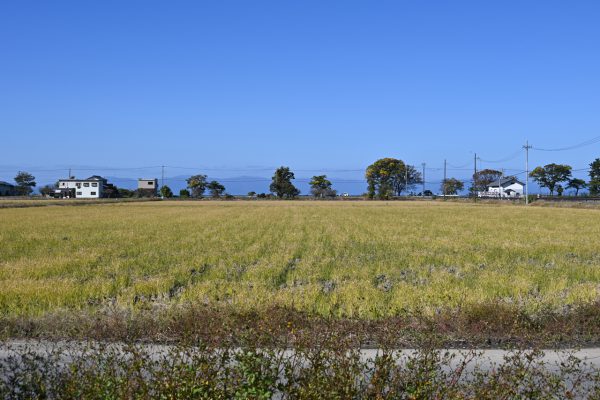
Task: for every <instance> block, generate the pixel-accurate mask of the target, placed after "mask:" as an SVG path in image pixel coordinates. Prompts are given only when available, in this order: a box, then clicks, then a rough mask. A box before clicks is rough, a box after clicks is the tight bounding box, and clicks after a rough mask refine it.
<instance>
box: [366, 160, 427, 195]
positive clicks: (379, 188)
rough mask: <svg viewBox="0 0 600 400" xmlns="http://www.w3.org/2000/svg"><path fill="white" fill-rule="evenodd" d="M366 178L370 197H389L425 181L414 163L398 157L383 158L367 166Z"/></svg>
mask: <svg viewBox="0 0 600 400" xmlns="http://www.w3.org/2000/svg"><path fill="white" fill-rule="evenodd" d="M365 178H366V179H367V184H368V188H367V191H368V195H369V197H370V198H374V197H378V198H380V199H387V198H390V197H391V196H394V195H396V196H399V195H400V194H401V193H402V192H403V191H404V190H407V189H408V188H410V187H413V186H414V185H416V184H418V183H421V182H423V180H422V177H421V173H419V172H418V171H417V170H416V168H415V167H413V166H412V165H406V164H405V163H404V161H402V160H398V159H396V158H390V157H387V158H381V159H379V160H377V161H375V162H374V163H373V164H371V165H369V166H368V167H367V171H366V172H365Z"/></svg>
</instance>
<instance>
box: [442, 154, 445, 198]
mask: <svg viewBox="0 0 600 400" xmlns="http://www.w3.org/2000/svg"><path fill="white" fill-rule="evenodd" d="M442 186H443V187H444V198H446V160H445V159H444V181H443V182H442Z"/></svg>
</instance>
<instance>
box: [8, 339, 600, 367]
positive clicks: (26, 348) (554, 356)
mask: <svg viewBox="0 0 600 400" xmlns="http://www.w3.org/2000/svg"><path fill="white" fill-rule="evenodd" d="M93 345H94V344H93V343H92V346H93ZM89 346H90V344H89V343H84V342H64V341H59V342H51V341H34V340H9V341H0V362H2V361H5V360H6V359H7V358H8V357H10V356H11V355H12V356H14V355H17V354H24V353H25V352H34V353H36V354H38V355H45V354H49V353H50V352H51V351H52V349H61V350H62V353H63V355H64V356H63V358H62V359H64V360H67V359H68V358H69V357H70V356H76V355H78V354H81V352H82V351H83V350H84V349H86V348H89ZM124 346H125V345H123V344H119V343H115V344H112V345H110V346H109V347H110V348H112V349H117V350H118V349H121V348H124ZM142 348H143V349H145V351H147V352H149V354H150V355H151V356H152V357H153V358H157V359H158V358H161V357H164V356H165V355H167V354H168V353H169V351H170V350H171V349H172V347H171V346H169V345H157V344H144V345H142ZM415 351H416V350H414V349H402V350H398V352H399V353H401V355H410V354H413V353H414V352H415ZM441 351H448V352H449V353H451V354H453V355H455V357H454V363H456V364H458V363H460V362H462V360H463V359H464V358H465V357H467V356H468V355H469V350H464V349H445V350H441ZM473 351H474V352H476V353H477V356H476V357H474V359H473V361H472V362H471V363H470V364H471V368H474V367H475V366H478V367H479V368H482V369H484V370H486V369H492V368H494V367H495V366H498V365H501V364H503V362H504V358H505V357H506V356H508V355H510V354H511V351H509V350H502V349H475V350H473ZM378 353H380V350H378V349H363V350H361V358H362V359H363V360H369V359H374V358H375V357H376V356H377V354H378ZM286 354H287V355H290V356H291V355H292V354H293V352H292V351H291V350H288V351H286ZM569 356H574V357H577V358H579V359H580V360H582V361H583V362H585V363H586V364H587V365H589V366H591V367H595V368H597V369H598V370H600V348H599V347H594V348H584V349H563V350H559V351H557V350H544V356H543V357H542V358H541V361H543V362H544V363H545V364H547V366H548V368H549V369H550V370H551V369H554V367H556V368H558V365H560V363H561V362H563V361H564V360H566V359H567V357H569Z"/></svg>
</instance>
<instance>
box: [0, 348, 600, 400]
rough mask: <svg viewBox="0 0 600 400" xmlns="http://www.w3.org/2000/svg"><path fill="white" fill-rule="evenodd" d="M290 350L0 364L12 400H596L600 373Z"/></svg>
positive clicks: (571, 367) (564, 357)
mask: <svg viewBox="0 0 600 400" xmlns="http://www.w3.org/2000/svg"><path fill="white" fill-rule="evenodd" d="M320 344H321V346H314V343H312V341H309V342H305V341H303V340H302V338H300V339H299V340H298V341H296V342H294V343H291V346H290V350H283V349H276V348H275V349H274V348H257V347H254V346H250V345H244V346H242V347H236V346H231V345H227V344H224V343H221V345H220V346H219V347H216V348H215V347H211V346H208V345H206V344H202V343H200V344H198V345H197V346H189V345H178V346H172V347H171V346H170V347H156V346H144V345H106V344H87V345H79V344H72V343H71V344H68V343H67V344H61V345H48V344H45V345H44V344H43V343H42V344H33V345H29V346H26V347H25V348H21V349H19V350H18V351H16V352H14V353H12V357H11V358H8V359H5V360H0V396H1V397H2V398H4V399H11V400H12V399H15V400H16V399H148V398H156V399H270V398H273V397H275V398H280V399H464V398H472V399H517V398H527V399H570V398H598V396H600V391H599V390H600V389H599V388H600V371H598V370H597V369H596V368H595V367H593V366H592V365H590V364H588V363H586V362H584V361H582V360H581V359H578V358H577V357H575V356H574V355H573V354H571V353H567V352H565V353H564V354H561V361H560V363H558V362H557V363H556V364H554V363H550V362H548V361H546V360H545V359H544V358H543V353H542V352H540V351H535V350H530V351H523V350H514V351H512V352H508V353H506V354H505V356H504V359H503V360H501V361H499V363H498V364H496V365H494V366H493V367H492V366H487V367H486V366H482V365H480V364H478V362H480V361H481V360H482V359H481V358H480V354H478V353H477V352H473V351H465V352H462V353H456V352H448V351H439V350H436V349H434V348H432V347H421V348H420V349H418V350H416V351H407V352H398V351H395V350H393V349H386V348H384V349H381V350H380V351H378V352H377V354H376V355H373V356H364V355H363V354H361V352H360V349H358V348H356V347H354V348H352V347H348V344H349V343H346V342H343V341H342V342H340V341H339V340H338V338H336V337H328V338H326V340H323V341H321V343H320Z"/></svg>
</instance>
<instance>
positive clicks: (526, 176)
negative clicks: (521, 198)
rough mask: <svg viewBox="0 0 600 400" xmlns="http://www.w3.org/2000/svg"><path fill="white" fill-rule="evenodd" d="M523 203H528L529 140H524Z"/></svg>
mask: <svg viewBox="0 0 600 400" xmlns="http://www.w3.org/2000/svg"><path fill="white" fill-rule="evenodd" d="M523 148H524V149H525V205H528V204H529V149H530V148H531V146H530V145H529V140H528V141H526V142H525V146H523Z"/></svg>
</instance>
